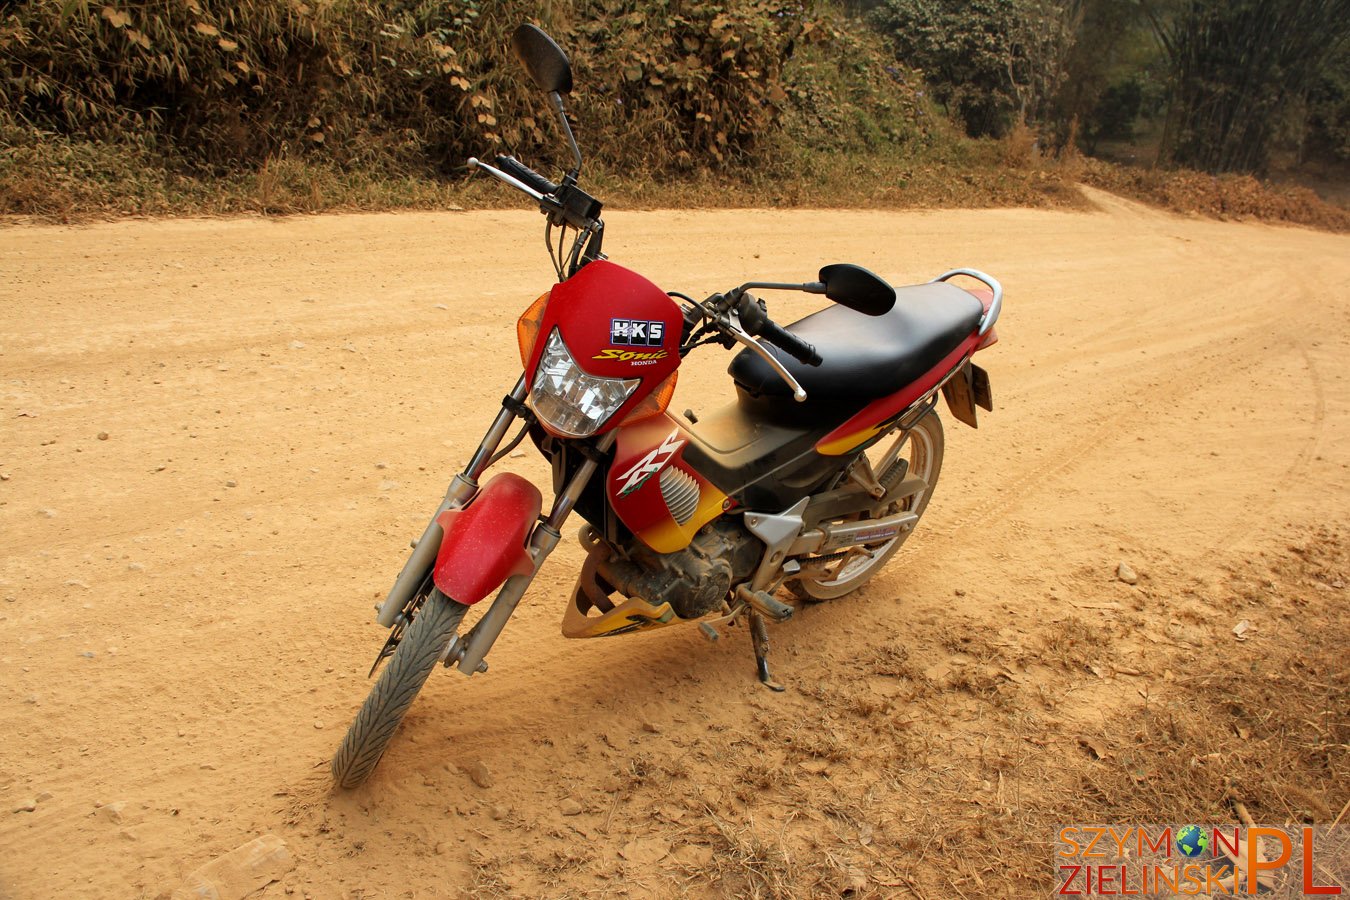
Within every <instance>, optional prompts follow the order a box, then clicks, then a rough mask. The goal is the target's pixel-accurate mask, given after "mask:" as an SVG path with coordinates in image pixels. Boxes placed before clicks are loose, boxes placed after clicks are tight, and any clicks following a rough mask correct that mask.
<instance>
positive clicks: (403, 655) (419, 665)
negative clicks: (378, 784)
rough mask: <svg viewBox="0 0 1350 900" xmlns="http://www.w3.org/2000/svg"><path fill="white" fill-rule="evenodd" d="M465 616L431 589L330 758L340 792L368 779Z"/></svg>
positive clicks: (461, 608) (460, 606)
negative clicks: (342, 788)
mask: <svg viewBox="0 0 1350 900" xmlns="http://www.w3.org/2000/svg"><path fill="white" fill-rule="evenodd" d="M467 611H468V607H467V606H465V605H463V604H462V603H456V602H455V601H454V600H451V599H450V598H449V597H447V596H445V595H444V594H442V593H441V592H440V590H439V589H435V588H433V589H432V591H431V595H430V596H428V597H427V599H426V602H425V603H423V604H422V608H421V609H420V610H418V612H417V615H416V616H414V617H413V620H412V622H411V623H410V624H409V625H408V628H407V631H405V632H404V633H403V639H402V640H400V641H399V643H398V647H397V648H396V649H395V650H394V655H393V656H392V657H391V658H390V660H389V664H388V665H387V666H385V669H384V671H383V672H381V673H380V677H379V679H378V680H377V681H376V682H375V687H373V688H371V691H370V696H368V697H366V702H365V703H363V704H361V711H360V712H358V713H357V714H356V719H355V720H354V721H353V722H352V724H351V727H350V728H348V729H347V735H346V737H344V738H343V739H342V744H341V745H340V746H339V747H338V749H337V753H335V754H334V755H333V762H332V766H331V769H332V772H333V780H334V781H335V782H337V784H338V786H339V787H344V788H354V787H356V786H357V785H359V784H360V783H361V782H363V781H365V780H366V779H367V778H368V777H370V773H371V772H373V771H374V770H375V766H376V765H377V764H378V763H379V761H380V757H382V756H383V755H384V751H385V748H386V747H388V746H389V740H390V739H391V738H392V737H393V736H394V732H395V731H396V730H397V729H398V725H399V723H400V722H402V721H403V716H404V714H405V713H407V711H408V707H410V706H412V702H413V700H414V699H415V698H416V697H417V692H418V691H420V690H421V689H422V685H423V684H425V683H426V680H427V677H428V676H429V675H431V670H432V669H434V668H435V667H436V663H437V661H438V660H439V659H440V656H441V654H442V653H444V652H445V648H446V646H448V645H449V643H450V639H451V638H452V637H453V636H454V634H455V629H456V628H458V627H459V623H460V622H461V621H463V619H464V614H465V613H466V612H467Z"/></svg>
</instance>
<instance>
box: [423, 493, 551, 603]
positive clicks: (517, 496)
mask: <svg viewBox="0 0 1350 900" xmlns="http://www.w3.org/2000/svg"><path fill="white" fill-rule="evenodd" d="M543 503H544V499H543V496H542V495H541V494H540V493H539V489H538V488H537V487H535V486H534V485H532V484H530V483H529V482H528V481H526V480H525V479H524V478H521V477H520V476H519V475H513V474H511V473H510V472H504V473H502V474H500V475H495V476H493V478H492V480H490V481H489V482H488V483H487V484H486V485H485V486H484V487H483V489H482V490H481V491H479V492H478V496H476V497H475V498H474V499H473V502H472V503H470V504H469V505H468V506H467V507H465V508H464V509H450V510H446V511H445V512H443V513H441V514H440V516H439V517H438V518H437V519H436V521H437V522H439V523H440V526H441V528H442V529H444V530H445V537H444V538H443V539H442V540H441V549H440V552H439V553H437V554H436V568H435V569H434V570H433V573H432V580H433V581H434V582H435V583H436V587H438V588H440V590H441V593H443V594H445V595H446V596H447V597H449V598H450V599H452V600H455V601H457V602H459V603H463V604H464V605H465V606H472V605H473V604H475V603H477V602H478V601H479V600H482V599H483V598H484V597H486V596H487V595H488V594H490V593H492V591H493V590H495V589H496V587H497V586H498V585H500V584H501V583H502V582H503V581H505V580H506V579H507V578H510V577H511V576H512V575H528V574H529V573H530V572H532V571H534V560H533V558H532V557H531V556H530V554H529V551H528V550H526V547H525V542H526V540H528V538H529V536H530V531H531V530H532V529H533V528H534V523H535V522H536V521H537V520H538V518H539V511H540V510H541V509H542V508H543Z"/></svg>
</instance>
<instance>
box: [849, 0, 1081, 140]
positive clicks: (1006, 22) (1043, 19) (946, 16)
mask: <svg viewBox="0 0 1350 900" xmlns="http://www.w3.org/2000/svg"><path fill="white" fill-rule="evenodd" d="M1081 11H1082V0H970V2H962V0H882V2H880V3H878V4H877V5H876V6H875V8H874V9H873V10H872V11H871V18H872V21H873V23H874V24H876V25H877V26H878V27H879V28H880V29H881V30H882V31H883V32H884V33H885V34H887V35H888V36H889V37H890V39H891V42H892V44H893V45H894V47H895V49H896V55H897V56H898V57H899V59H900V61H901V62H903V63H905V64H906V65H910V66H914V67H916V68H918V69H920V70H922V72H923V74H924V77H925V78H926V79H927V81H928V83H929V84H930V85H931V87H932V89H933V93H934V97H935V98H936V99H937V100H938V102H940V103H942V104H943V105H944V106H946V108H947V110H948V111H949V112H950V113H951V114H953V115H954V116H956V117H957V118H958V119H960V120H961V122H962V124H964V126H965V129H966V132H967V133H968V134H970V135H971V136H973V137H983V136H994V137H998V136H1001V135H1003V134H1004V133H1006V132H1007V131H1008V129H1009V128H1010V127H1011V126H1012V125H1013V124H1014V123H1016V122H1018V121H1022V120H1028V119H1032V120H1034V119H1036V118H1039V117H1040V116H1041V115H1042V114H1043V112H1044V111H1045V109H1046V106H1047V104H1048V102H1049V100H1050V98H1051V97H1052V96H1054V94H1055V92H1056V90H1057V89H1058V87H1059V85H1060V83H1061V81H1062V80H1063V77H1064V66H1063V63H1064V58H1065V54H1066V51H1067V50H1068V48H1069V46H1070V45H1071V44H1072V40H1073V33H1074V31H1075V28H1076V25H1077V21H1078V18H1079V17H1080V16H1081Z"/></svg>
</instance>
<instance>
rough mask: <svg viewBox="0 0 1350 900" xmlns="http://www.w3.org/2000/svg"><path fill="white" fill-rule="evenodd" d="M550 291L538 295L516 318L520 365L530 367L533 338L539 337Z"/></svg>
mask: <svg viewBox="0 0 1350 900" xmlns="http://www.w3.org/2000/svg"><path fill="white" fill-rule="evenodd" d="M550 293H551V292H550V291H546V292H544V293H543V294H540V295H539V299H538V300H536V301H534V302H533V303H531V304H530V308H529V309H527V310H525V312H523V313H521V316H520V318H519V319H517V320H516V339H517V340H518V341H520V365H521V367H522V368H525V369H528V368H529V367H530V351H531V350H533V349H534V342H535V339H536V338H538V337H539V325H540V323H541V322H542V321H543V318H544V305H545V304H546V303H548V297H549V294H550Z"/></svg>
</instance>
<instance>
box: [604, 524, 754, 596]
mask: <svg viewBox="0 0 1350 900" xmlns="http://www.w3.org/2000/svg"><path fill="white" fill-rule="evenodd" d="M624 549H625V550H626V551H627V552H626V554H621V553H618V552H615V551H614V550H613V548H611V547H610V546H609V545H607V544H605V543H604V542H601V541H597V542H595V544H593V545H592V546H591V547H590V548H589V551H590V553H591V554H592V555H593V556H595V557H596V571H597V573H598V574H599V575H600V576H601V577H603V578H604V580H605V581H607V582H609V584H610V585H611V586H613V587H614V589H615V590H617V591H619V592H621V593H623V594H626V595H627V596H629V597H641V598H643V599H644V600H646V601H647V602H649V603H652V604H654V605H658V606H659V605H660V604H661V603H669V604H670V606H671V608H672V609H674V610H675V614H676V615H678V616H679V617H680V618H682V619H696V618H698V617H700V616H703V615H706V614H707V613H710V612H713V611H714V610H716V609H718V608H719V607H720V606H721V603H722V601H723V600H725V599H726V598H727V595H728V593H730V591H731V586H732V585H733V584H739V583H740V582H742V581H744V580H745V579H746V578H748V577H749V576H750V573H751V572H753V571H754V569H755V566H757V565H758V564H759V559H760V556H761V555H762V554H763V552H764V545H763V543H762V542H761V541H759V540H758V539H757V538H755V537H754V536H753V535H751V534H750V533H749V532H747V531H746V530H745V529H744V528H743V527H742V526H741V524H740V521H739V520H729V519H720V520H718V521H716V522H712V523H710V524H708V525H705V526H704V527H703V528H701V529H700V530H699V532H698V534H696V535H694V539H693V540H692V541H690V543H689V546H688V547H686V548H684V549H683V550H680V551H678V552H676V553H657V552H656V551H654V550H652V549H650V548H648V547H647V546H645V545H643V544H641V543H639V542H638V541H636V540H634V541H633V542H632V544H631V545H629V546H627V547H625V548H624Z"/></svg>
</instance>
